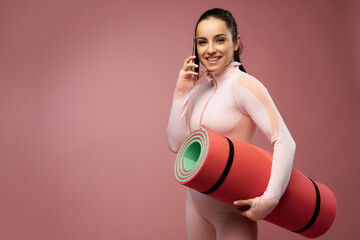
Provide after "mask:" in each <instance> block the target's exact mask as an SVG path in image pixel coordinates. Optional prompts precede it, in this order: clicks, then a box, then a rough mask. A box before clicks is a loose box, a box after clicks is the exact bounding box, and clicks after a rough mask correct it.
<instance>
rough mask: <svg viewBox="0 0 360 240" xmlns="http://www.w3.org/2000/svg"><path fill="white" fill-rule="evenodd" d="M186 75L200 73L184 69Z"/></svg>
mask: <svg viewBox="0 0 360 240" xmlns="http://www.w3.org/2000/svg"><path fill="white" fill-rule="evenodd" d="M184 75H196V76H197V75H198V73H197V72H193V71H184Z"/></svg>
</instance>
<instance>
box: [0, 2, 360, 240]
mask: <svg viewBox="0 0 360 240" xmlns="http://www.w3.org/2000/svg"><path fill="white" fill-rule="evenodd" d="M213 7H222V8H225V9H228V10H230V11H231V12H232V13H233V15H234V17H235V19H236V20H237V23H238V29H239V33H240V34H241V36H242V38H243V43H244V53H243V55H242V56H241V58H242V62H243V64H244V66H245V68H246V70H247V72H248V73H249V74H251V75H253V76H254V77H256V78H257V79H259V80H260V81H261V82H262V83H263V84H264V85H265V86H266V87H267V88H268V90H269V92H270V94H271V96H272V98H273V100H274V101H275V104H276V105H277V107H278V109H279V111H280V113H281V114H282V117H283V118H284V121H285V123H286V124H287V126H288V128H289V130H290V132H291V134H292V136H293V138H294V139H295V142H296V144H297V151H296V156H295V161H294V165H295V167H297V168H298V169H299V170H301V171H302V172H303V173H305V174H306V175H307V176H309V177H311V178H313V179H314V180H316V181H319V182H322V183H324V184H326V185H328V186H329V187H330V188H331V189H332V190H333V192H334V193H335V195H336V198H337V201H338V213H337V217H336V219H335V222H334V224H333V226H332V228H331V229H330V230H329V232H327V233H326V234H325V235H324V236H323V237H320V238H319V239H329V240H338V239H356V238H358V237H359V236H360V233H359V231H358V229H357V227H358V221H357V219H358V216H359V213H360V211H359V208H358V204H359V201H360V197H359V196H360V194H359V183H360V182H359V180H360V177H359V173H358V171H359V168H360V161H359V160H360V158H359V156H360V155H359V133H360V131H359V130H360V129H359V121H360V118H359V115H360V113H359V109H360V108H359V103H360V98H359V95H360V94H359V93H360V91H359V89H360V70H359V69H360V68H359V62H360V61H359V57H360V54H359V51H360V45H359V42H360V33H359V29H360V27H359V23H360V18H359V14H358V13H359V11H360V4H359V1H356V0H353V1H350V0H349V1H343V0H337V1H336V0H331V1H330V0H318V1H311V0H303V1H295V0H292V1H286V0H283V1H280V0H276V1H266V0H262V1H250V0H233V1H232V0H229V1H227V0H223V1H214V0H199V1H193V0H183V1H165V0H155V1H139V0H132V1H120V0H119V1H115V0H113V1H109V0H101V1H100V0H99V1H95V0H72V1H70V0H66V1H55V0H54V1H51V0H23V1H20V0H0V239H6V240H50V239H51V240H82V239H84V240H85V239H86V240H98V239H107V240H114V239H171V240H181V239H185V238H186V232H185V212H184V209H185V187H183V186H181V185H179V184H177V183H176V182H175V180H174V178H173V174H172V171H173V163H174V159H175V154H173V153H172V152H170V150H169V149H168V146H167V140H166V126H167V121H168V116H169V112H170V107H171V103H172V94H173V91H174V87H175V83H176V80H177V75H178V73H179V70H180V68H181V66H182V64H183V61H184V59H185V58H186V57H187V56H189V55H190V54H191V50H192V37H193V31H194V26H195V23H196V21H197V19H198V18H199V16H200V15H201V14H202V13H203V12H204V11H205V10H207V9H210V8H213ZM201 81H206V80H201ZM255 144H257V145H259V146H261V147H264V148H266V149H268V150H270V151H271V145H270V144H269V143H268V142H267V140H266V139H265V137H263V136H262V135H261V134H259V136H258V137H257V138H256V142H255ZM262 239H287V240H292V239H305V238H303V237H301V236H300V235H297V234H295V233H291V232H289V231H287V230H284V229H281V228H279V227H277V226H274V225H272V224H270V223H267V222H265V221H261V222H259V240H262Z"/></svg>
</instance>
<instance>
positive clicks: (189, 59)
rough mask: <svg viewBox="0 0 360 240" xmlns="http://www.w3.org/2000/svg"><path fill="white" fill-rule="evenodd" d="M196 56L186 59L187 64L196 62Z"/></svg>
mask: <svg viewBox="0 0 360 240" xmlns="http://www.w3.org/2000/svg"><path fill="white" fill-rule="evenodd" d="M195 58H196V56H190V57H187V58H186V59H185V63H189V62H190V61H193V60H195Z"/></svg>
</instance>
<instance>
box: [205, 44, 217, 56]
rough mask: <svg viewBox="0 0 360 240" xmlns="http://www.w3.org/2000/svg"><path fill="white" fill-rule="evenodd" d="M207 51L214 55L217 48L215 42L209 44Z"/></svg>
mask: <svg viewBox="0 0 360 240" xmlns="http://www.w3.org/2000/svg"><path fill="white" fill-rule="evenodd" d="M207 53H208V54H209V55H214V54H215V53H216V48H215V46H214V44H212V43H210V44H209V45H208V48H207Z"/></svg>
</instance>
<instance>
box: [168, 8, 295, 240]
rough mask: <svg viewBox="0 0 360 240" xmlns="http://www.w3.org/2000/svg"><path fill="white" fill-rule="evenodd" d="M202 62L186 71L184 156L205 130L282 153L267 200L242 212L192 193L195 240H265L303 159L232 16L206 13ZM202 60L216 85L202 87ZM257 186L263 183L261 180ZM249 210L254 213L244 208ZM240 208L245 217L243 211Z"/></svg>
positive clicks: (174, 128) (179, 124)
mask: <svg viewBox="0 0 360 240" xmlns="http://www.w3.org/2000/svg"><path fill="white" fill-rule="evenodd" d="M195 39H196V45H197V56H190V57H188V58H187V59H186V60H185V61H184V64H183V67H182V68H181V70H180V74H179V77H178V80H177V84H176V89H175V92H174V99H173V104H172V108H171V113H170V118H169V123H168V128H167V137H168V144H169V147H170V149H171V150H172V151H173V152H177V151H178V150H179V148H180V146H181V144H182V143H183V142H184V140H185V139H186V137H187V136H188V135H189V134H190V133H191V132H193V131H195V130H198V129H199V128H200V127H201V126H202V125H204V126H207V127H208V128H210V129H212V130H214V131H215V132H218V133H220V134H222V135H223V136H226V137H229V138H230V137H231V138H234V139H237V140H241V141H244V142H248V143H251V142H252V141H253V138H254V135H255V133H256V131H257V128H259V129H260V130H261V131H262V132H263V133H264V134H265V135H266V137H267V138H268V139H269V141H270V142H271V144H272V145H273V146H274V153H273V161H272V170H271V175H270V179H269V182H268V185H267V188H266V190H265V192H264V193H263V194H262V195H261V196H254V198H251V199H234V201H235V202H234V207H231V206H229V205H226V204H225V203H222V202H220V201H218V200H215V199H213V198H211V197H209V196H207V195H204V194H202V193H200V192H197V191H195V190H193V189H190V188H188V189H187V197H186V227H187V236H188V239H191V240H199V239H207V240H208V239H218V240H226V239H257V223H256V221H257V220H260V219H263V218H264V217H266V216H267V215H268V214H269V213H270V212H272V210H273V209H274V208H275V207H276V206H277V204H278V202H279V200H280V198H281V197H282V195H283V194H284V191H285V189H286V187H287V185H288V182H289V179H290V174H291V169H292V163H293V158H294V153H295V142H294V140H293V139H292V137H291V135H290V133H289V131H288V129H287V127H286V125H285V123H284V121H283V119H282V117H281V116H280V113H279V112H278V110H277V108H276V106H275V104H274V102H273V101H272V99H271V97H270V95H269V93H268V91H267V90H266V88H265V87H264V86H263V85H262V83H261V82H260V81H258V80H257V79H256V78H254V77H253V76H251V75H249V74H247V73H246V72H245V69H244V68H243V67H242V64H241V63H240V53H241V52H242V44H241V37H240V35H238V34H237V25H236V23H235V20H234V18H233V16H232V15H231V13H230V12H229V11H227V10H223V9H219V8H215V9H211V10H208V11H206V12H205V13H204V14H203V15H202V16H201V17H200V19H199V21H198V23H197V24H196V28H195ZM196 58H198V60H199V61H200V62H201V64H202V65H203V66H204V67H205V68H206V69H207V72H206V76H207V78H208V80H209V82H208V83H204V84H198V81H197V76H199V77H201V76H202V75H203V72H199V73H197V72H196V71H195V70H194V68H198V67H199V66H198V65H197V64H195V61H194V60H196ZM254 181H256V179H254ZM246 206H247V210H240V207H241V209H244V208H243V207H246ZM237 208H239V209H237Z"/></svg>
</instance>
